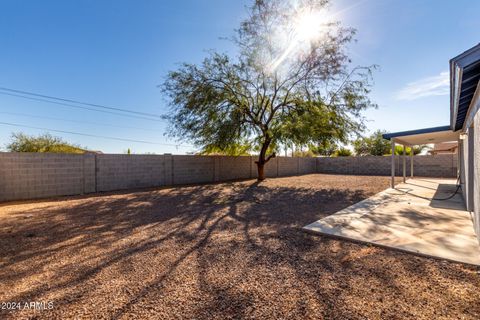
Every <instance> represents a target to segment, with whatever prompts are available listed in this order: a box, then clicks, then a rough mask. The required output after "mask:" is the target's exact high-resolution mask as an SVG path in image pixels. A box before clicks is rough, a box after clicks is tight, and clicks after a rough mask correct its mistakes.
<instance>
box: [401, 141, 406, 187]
mask: <svg viewBox="0 0 480 320" xmlns="http://www.w3.org/2000/svg"><path fill="white" fill-rule="evenodd" d="M402 158H403V159H402V160H403V161H402V162H403V183H405V181H407V147H405V145H403V157H402Z"/></svg>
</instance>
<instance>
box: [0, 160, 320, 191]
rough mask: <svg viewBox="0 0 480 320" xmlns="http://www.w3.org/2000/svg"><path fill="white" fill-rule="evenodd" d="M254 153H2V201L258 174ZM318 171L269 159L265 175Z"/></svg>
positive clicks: (311, 163)
mask: <svg viewBox="0 0 480 320" xmlns="http://www.w3.org/2000/svg"><path fill="white" fill-rule="evenodd" d="M256 160H257V157H227V156H191V155H119V154H98V155H95V154H85V155H70V154H53V153H0V201H8V200H21V199H34V198H44V197H53V196H62V195H76V194H84V193H91V192H101V191H113V190H123V189H135V188H147V187H159V186H171V185H181V184H195V183H210V182H219V181H228V180H239V179H250V178H256V177H257V175H258V173H257V165H256V163H255V161H256ZM314 172H316V160H315V159H314V158H309V159H302V158H285V157H277V158H273V159H271V160H270V161H269V162H268V163H267V164H266V166H265V174H266V176H267V177H278V176H289V175H297V174H306V173H314Z"/></svg>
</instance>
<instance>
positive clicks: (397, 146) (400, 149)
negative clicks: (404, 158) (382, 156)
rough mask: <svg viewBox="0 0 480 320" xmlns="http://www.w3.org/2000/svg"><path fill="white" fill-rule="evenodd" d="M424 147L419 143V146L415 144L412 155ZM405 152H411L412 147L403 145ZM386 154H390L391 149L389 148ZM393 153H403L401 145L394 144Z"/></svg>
mask: <svg viewBox="0 0 480 320" xmlns="http://www.w3.org/2000/svg"><path fill="white" fill-rule="evenodd" d="M424 148H426V146H425V145H421V146H415V147H413V154H414V155H417V154H419V153H420V152H422V150H423V149H424ZM405 149H406V150H405V152H406V154H408V155H410V153H411V152H412V148H410V147H405ZM388 154H390V155H391V154H392V150H391V149H390V150H389V152H388ZM395 155H397V156H399V155H403V146H399V145H396V146H395Z"/></svg>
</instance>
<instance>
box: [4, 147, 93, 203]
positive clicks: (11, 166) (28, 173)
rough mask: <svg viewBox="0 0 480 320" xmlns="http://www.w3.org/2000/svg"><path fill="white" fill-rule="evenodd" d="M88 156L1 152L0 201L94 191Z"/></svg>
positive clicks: (91, 168) (91, 166)
mask: <svg viewBox="0 0 480 320" xmlns="http://www.w3.org/2000/svg"><path fill="white" fill-rule="evenodd" d="M93 159H94V158H92V157H91V156H90V155H87V156H84V155H77V154H68V155H66V154H47V153H0V201H6V200H17V199H33V198H44V197H53V196H59V195H75V194H82V193H88V192H93V191H94V186H95V180H94V179H92V177H93V176H94V174H95V162H94V161H92V160H93Z"/></svg>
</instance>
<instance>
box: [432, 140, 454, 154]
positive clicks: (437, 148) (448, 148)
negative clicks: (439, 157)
mask: <svg viewBox="0 0 480 320" xmlns="http://www.w3.org/2000/svg"><path fill="white" fill-rule="evenodd" d="M457 152H458V142H457V141H451V142H440V143H435V144H434V145H433V148H432V149H431V150H428V154H431V155H436V154H452V153H453V154H455V153H457Z"/></svg>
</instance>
